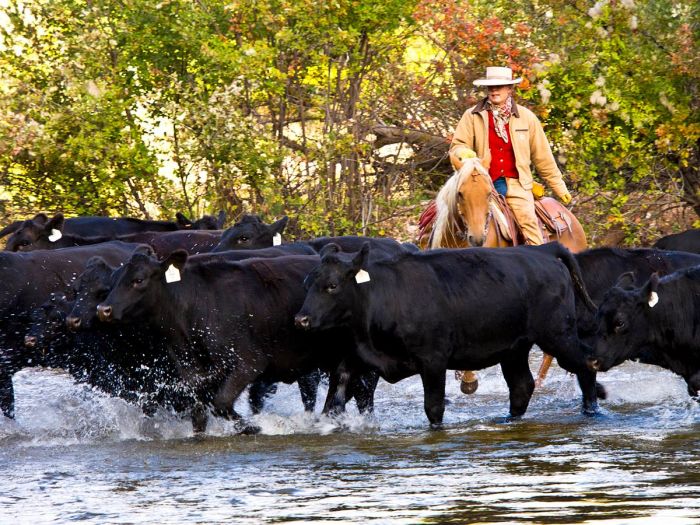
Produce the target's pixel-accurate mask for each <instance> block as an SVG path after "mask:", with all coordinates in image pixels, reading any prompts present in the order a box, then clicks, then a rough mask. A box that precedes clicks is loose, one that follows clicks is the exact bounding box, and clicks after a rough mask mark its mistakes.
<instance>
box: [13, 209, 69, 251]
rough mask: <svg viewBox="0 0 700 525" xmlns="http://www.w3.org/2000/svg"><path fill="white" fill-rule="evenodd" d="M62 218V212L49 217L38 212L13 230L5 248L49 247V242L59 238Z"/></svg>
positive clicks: (18, 249) (32, 248)
mask: <svg viewBox="0 0 700 525" xmlns="http://www.w3.org/2000/svg"><path fill="white" fill-rule="evenodd" d="M63 224H64V218H63V214H62V213H57V214H56V215H54V216H53V217H52V218H51V219H49V218H48V217H47V216H46V214H44V213H38V214H36V215H35V216H34V217H33V218H31V219H28V220H26V221H24V222H22V224H21V225H20V226H19V227H18V228H17V229H16V230H15V232H14V233H13V234H12V235H10V237H9V238H8V239H7V244H6V245H5V250H8V251H12V252H18V251H31V250H40V249H46V248H50V247H51V244H52V243H53V242H55V241H56V240H58V238H60V235H61V234H60V233H58V234H57V233H56V232H61V230H63Z"/></svg>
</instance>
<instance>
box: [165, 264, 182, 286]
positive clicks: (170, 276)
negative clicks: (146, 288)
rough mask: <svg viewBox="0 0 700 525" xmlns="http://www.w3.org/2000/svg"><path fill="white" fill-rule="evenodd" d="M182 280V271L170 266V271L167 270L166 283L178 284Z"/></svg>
mask: <svg viewBox="0 0 700 525" xmlns="http://www.w3.org/2000/svg"><path fill="white" fill-rule="evenodd" d="M180 279H181V277H180V270H178V269H177V268H175V267H174V266H173V265H172V264H171V265H170V266H168V269H167V270H165V282H166V283H176V282H177V281H179V280H180Z"/></svg>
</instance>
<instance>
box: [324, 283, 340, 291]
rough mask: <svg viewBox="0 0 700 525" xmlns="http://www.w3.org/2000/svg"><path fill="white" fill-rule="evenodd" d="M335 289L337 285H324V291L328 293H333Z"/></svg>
mask: <svg viewBox="0 0 700 525" xmlns="http://www.w3.org/2000/svg"><path fill="white" fill-rule="evenodd" d="M336 288H338V285H337V284H335V283H328V284H327V285H326V291H327V292H328V293H331V292H334V291H335V290H336Z"/></svg>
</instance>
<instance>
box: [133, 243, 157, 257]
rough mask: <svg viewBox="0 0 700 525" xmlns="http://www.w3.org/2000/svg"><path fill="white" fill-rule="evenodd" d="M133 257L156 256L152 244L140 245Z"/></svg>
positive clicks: (135, 249)
mask: <svg viewBox="0 0 700 525" xmlns="http://www.w3.org/2000/svg"><path fill="white" fill-rule="evenodd" d="M131 255H145V256H146V257H152V256H153V255H155V252H154V251H153V247H152V246H151V245H150V244H139V245H138V246H137V247H136V248H134V251H133V252H132V254H131Z"/></svg>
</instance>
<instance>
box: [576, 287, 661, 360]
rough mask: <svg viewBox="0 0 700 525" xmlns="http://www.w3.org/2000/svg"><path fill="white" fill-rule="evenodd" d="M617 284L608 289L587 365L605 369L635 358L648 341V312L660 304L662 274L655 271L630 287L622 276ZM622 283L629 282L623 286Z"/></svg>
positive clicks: (601, 306) (598, 315)
mask: <svg viewBox="0 0 700 525" xmlns="http://www.w3.org/2000/svg"><path fill="white" fill-rule="evenodd" d="M621 279H624V280H622V281H621V280H618V284H617V285H616V286H615V287H613V288H611V289H610V290H608V292H607V293H606V294H605V296H604V297H603V302H602V303H601V304H600V307H599V308H598V313H597V323H598V331H597V337H596V344H595V349H594V351H593V355H592V356H590V357H589V358H588V366H589V367H590V368H591V369H593V370H600V371H602V372H605V371H607V370H609V369H610V368H612V367H613V366H617V365H619V364H621V363H622V362H624V361H625V360H627V359H634V358H636V357H639V355H640V354H641V353H642V352H643V351H644V349H645V347H646V346H647V344H648V340H649V328H650V320H649V313H650V311H651V309H652V308H654V307H657V308H658V306H657V305H656V303H657V302H658V300H659V298H658V294H657V290H658V286H659V276H658V275H657V274H653V275H652V276H651V278H650V279H649V281H648V282H647V283H646V284H645V285H644V286H642V287H641V288H632V287H630V286H629V283H628V278H627V277H626V276H625V275H623V276H622V277H621ZM620 285H627V287H624V288H623V287H622V286H620Z"/></svg>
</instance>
